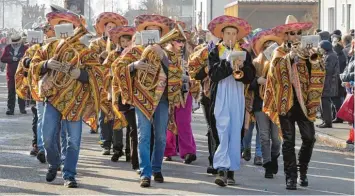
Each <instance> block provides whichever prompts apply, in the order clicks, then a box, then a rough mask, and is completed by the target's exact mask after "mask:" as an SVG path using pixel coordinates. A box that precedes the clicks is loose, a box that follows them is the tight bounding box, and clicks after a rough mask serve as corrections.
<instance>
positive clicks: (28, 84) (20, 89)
mask: <svg viewBox="0 0 355 196" xmlns="http://www.w3.org/2000/svg"><path fill="white" fill-rule="evenodd" d="M40 48H41V46H40V45H39V44H34V45H32V46H31V47H30V48H28V49H27V50H26V52H25V55H24V56H23V57H22V59H21V60H20V62H19V65H18V67H17V70H16V74H15V88H16V93H17V95H18V96H19V97H20V98H21V99H25V100H28V99H31V97H32V99H33V100H35V101H41V100H40V97H39V95H38V83H37V84H35V85H34V84H33V83H32V77H31V71H30V69H31V68H25V67H24V63H25V62H24V61H25V60H26V59H32V58H33V56H34V55H35V53H36V51H37V50H38V49H40ZM25 72H27V77H26V76H25ZM29 92H31V93H30V94H29Z"/></svg>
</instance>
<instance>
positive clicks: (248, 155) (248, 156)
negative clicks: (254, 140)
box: [243, 148, 251, 161]
mask: <svg viewBox="0 0 355 196" xmlns="http://www.w3.org/2000/svg"><path fill="white" fill-rule="evenodd" d="M243 159H244V160H246V161H250V159H251V151H250V148H246V149H244V152H243Z"/></svg>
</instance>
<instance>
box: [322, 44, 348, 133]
mask: <svg viewBox="0 0 355 196" xmlns="http://www.w3.org/2000/svg"><path fill="white" fill-rule="evenodd" d="M320 48H321V49H323V51H324V63H325V72H326V75H325V81H324V87H323V93H322V105H321V106H322V119H323V123H322V124H320V125H317V127H318V128H332V121H333V118H332V116H333V115H332V102H333V101H334V100H333V98H334V97H336V96H338V88H339V85H338V82H339V81H338V79H339V74H340V68H339V61H338V58H337V55H336V53H335V52H334V51H333V47H332V44H331V43H330V42H329V41H326V40H323V41H321V42H320ZM339 108H340V106H339V107H337V111H338V110H339ZM339 120H340V121H342V120H341V119H339ZM337 122H338V121H337Z"/></svg>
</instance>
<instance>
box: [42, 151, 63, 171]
mask: <svg viewBox="0 0 355 196" xmlns="http://www.w3.org/2000/svg"><path fill="white" fill-rule="evenodd" d="M37 160H39V162H41V163H46V154H45V153H44V152H43V151H40V152H39V153H38V154H37ZM59 168H60V167H59Z"/></svg>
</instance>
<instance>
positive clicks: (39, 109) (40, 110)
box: [36, 101, 44, 152]
mask: <svg viewBox="0 0 355 196" xmlns="http://www.w3.org/2000/svg"><path fill="white" fill-rule="evenodd" d="M36 108H37V118H38V121H37V147H38V150H39V151H40V152H44V147H43V136H42V125H43V122H42V121H43V113H44V103H43V102H40V101H37V102H36Z"/></svg>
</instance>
